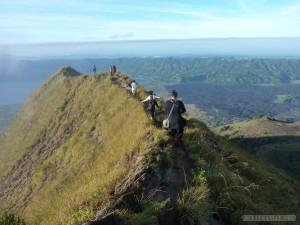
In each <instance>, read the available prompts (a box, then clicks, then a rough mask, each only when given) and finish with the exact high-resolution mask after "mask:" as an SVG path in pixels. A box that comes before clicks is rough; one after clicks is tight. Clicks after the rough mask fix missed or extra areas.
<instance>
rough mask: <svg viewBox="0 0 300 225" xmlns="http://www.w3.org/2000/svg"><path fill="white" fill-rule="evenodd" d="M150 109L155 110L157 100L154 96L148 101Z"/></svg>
mask: <svg viewBox="0 0 300 225" xmlns="http://www.w3.org/2000/svg"><path fill="white" fill-rule="evenodd" d="M148 110H149V111H154V110H155V100H154V98H152V99H150V100H149V102H148Z"/></svg>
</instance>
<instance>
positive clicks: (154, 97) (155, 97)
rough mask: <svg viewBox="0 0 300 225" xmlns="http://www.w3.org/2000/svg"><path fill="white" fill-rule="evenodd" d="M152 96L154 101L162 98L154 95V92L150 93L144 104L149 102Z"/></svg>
mask: <svg viewBox="0 0 300 225" xmlns="http://www.w3.org/2000/svg"><path fill="white" fill-rule="evenodd" d="M151 96H152V98H153V99H159V98H161V97H159V96H156V95H154V93H153V91H149V96H148V97H147V98H146V99H145V100H143V101H142V102H147V101H149V100H150V99H151Z"/></svg>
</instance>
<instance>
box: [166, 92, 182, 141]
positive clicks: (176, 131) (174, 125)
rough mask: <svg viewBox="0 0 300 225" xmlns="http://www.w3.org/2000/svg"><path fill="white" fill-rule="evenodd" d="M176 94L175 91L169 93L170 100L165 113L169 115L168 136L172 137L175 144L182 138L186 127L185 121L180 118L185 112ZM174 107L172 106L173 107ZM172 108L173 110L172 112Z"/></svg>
mask: <svg viewBox="0 0 300 225" xmlns="http://www.w3.org/2000/svg"><path fill="white" fill-rule="evenodd" d="M177 97H178V94H177V92H176V91H175V90H173V91H172V93H171V99H170V100H168V101H167V102H166V105H165V113H166V115H167V116H168V115H169V114H170V115H169V124H170V125H169V128H168V131H169V134H170V135H171V136H172V137H173V141H174V143H175V144H177V143H178V140H179V139H181V138H182V135H183V128H184V127H185V126H186V120H185V119H184V118H183V117H182V116H181V114H182V113H185V112H186V109H185V106H184V104H183V102H182V101H180V100H177ZM173 105H174V106H173ZM172 107H173V110H172Z"/></svg>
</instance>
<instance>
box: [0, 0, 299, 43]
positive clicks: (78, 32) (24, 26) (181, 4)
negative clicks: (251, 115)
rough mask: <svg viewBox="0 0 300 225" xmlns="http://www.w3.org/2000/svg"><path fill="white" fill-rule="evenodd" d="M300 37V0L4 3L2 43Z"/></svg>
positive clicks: (0, 24) (0, 19)
mask: <svg viewBox="0 0 300 225" xmlns="http://www.w3.org/2000/svg"><path fill="white" fill-rule="evenodd" d="M227 37H300V1H299V0H297V1H296V0H206V1H204V0H203V1H201V0H182V1H178V0H164V1H163V0H151V1H150V0H147V1H144V0H98V1H97V0H9V1H8V0H0V44H16V43H25V44H26V43H49V42H78V41H79V42H88V41H113V40H155V39H194V38H227Z"/></svg>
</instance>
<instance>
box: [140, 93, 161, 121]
mask: <svg viewBox="0 0 300 225" xmlns="http://www.w3.org/2000/svg"><path fill="white" fill-rule="evenodd" d="M149 93H150V95H149V96H148V97H147V98H146V99H145V100H143V101H142V102H148V107H147V110H148V111H149V112H150V119H151V120H154V113H155V107H157V108H158V109H160V108H159V106H158V104H157V101H156V100H155V95H154V94H153V92H152V91H150V92H149ZM156 98H160V97H158V96H156Z"/></svg>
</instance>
